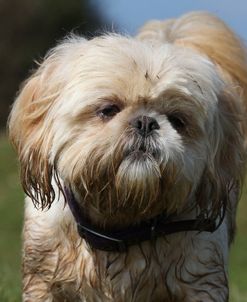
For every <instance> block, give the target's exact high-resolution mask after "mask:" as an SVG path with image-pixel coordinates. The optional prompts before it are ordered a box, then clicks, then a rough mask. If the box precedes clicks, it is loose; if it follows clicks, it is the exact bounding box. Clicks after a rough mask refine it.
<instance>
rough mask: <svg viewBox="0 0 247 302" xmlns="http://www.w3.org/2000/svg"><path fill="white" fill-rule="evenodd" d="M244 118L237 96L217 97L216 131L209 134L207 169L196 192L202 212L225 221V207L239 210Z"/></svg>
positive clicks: (243, 151) (227, 94) (225, 93)
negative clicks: (237, 207)
mask: <svg viewBox="0 0 247 302" xmlns="http://www.w3.org/2000/svg"><path fill="white" fill-rule="evenodd" d="M243 118H244V117H243V111H242V105H241V103H240V102H239V97H238V95H233V94H231V93H229V92H226V91H225V92H223V93H222V95H221V96H219V97H218V113H217V114H216V118H215V121H214V125H213V126H214V127H213V129H214V130H213V132H212V133H210V134H209V143H208V152H207V153H208V159H207V166H206V168H205V171H204V174H203V176H202V178H201V184H200V185H199V187H198V191H197V201H198V203H199V206H200V208H201V210H202V211H204V212H206V213H207V215H209V216H211V217H213V218H219V217H220V218H223V217H224V212H225V210H226V207H228V209H231V208H233V209H234V208H236V203H237V202H238V199H239V188H240V187H241V183H242V181H243V176H244V172H245V160H246V151H245V150H246V148H245V143H244V135H243V133H244V132H243V129H242V125H243V123H242V122H243ZM233 191H234V194H233ZM233 198H234V200H233Z"/></svg>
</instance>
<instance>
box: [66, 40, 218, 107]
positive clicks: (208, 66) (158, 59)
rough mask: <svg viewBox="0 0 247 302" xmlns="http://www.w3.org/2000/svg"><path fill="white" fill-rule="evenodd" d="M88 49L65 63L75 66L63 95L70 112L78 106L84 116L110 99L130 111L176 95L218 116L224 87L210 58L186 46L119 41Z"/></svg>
mask: <svg viewBox="0 0 247 302" xmlns="http://www.w3.org/2000/svg"><path fill="white" fill-rule="evenodd" d="M85 43H86V45H83V47H79V46H78V47H77V50H76V51H73V56H71V52H70V54H68V56H67V61H66V60H63V62H62V63H63V66H64V65H66V66H70V67H67V69H66V74H67V80H66V82H67V84H65V85H64V91H65V92H64V94H63V96H64V97H65V98H66V103H68V102H67V100H68V99H69V100H70V105H69V107H68V108H70V110H71V106H72V105H73V106H74V105H75V106H74V108H77V110H80V108H82V109H81V110H83V107H84V106H87V105H88V104H90V103H92V102H94V101H95V100H96V99H101V98H107V97H108V96H109V97H111V96H117V98H118V99H120V100H122V102H125V103H127V105H128V104H133V103H135V102H139V100H140V99H145V100H157V99H159V97H162V98H164V97H165V95H166V92H167V91H168V92H169V95H170V92H171V91H174V92H175V91H177V92H179V93H182V94H184V95H186V96H188V97H191V100H193V101H196V102H197V103H198V102H199V103H200V106H201V105H203V106H204V107H205V108H206V110H208V109H209V110H211V109H212V110H214V108H215V106H216V102H217V94H218V92H219V90H220V89H221V86H222V85H221V82H220V78H219V76H218V75H217V72H216V67H215V65H214V64H213V63H212V62H211V61H210V60H208V59H207V58H205V57H203V56H200V55H198V54H197V53H195V52H193V51H191V50H188V49H185V48H182V47H180V46H176V45H171V44H168V43H167V44H164V45H157V44H154V45H152V43H148V42H143V41H138V40H136V39H133V38H127V37H122V36H115V35H114V36H107V37H101V38H97V39H93V40H91V41H87V42H85ZM62 68H64V67H62ZM72 103H74V104H72ZM64 104H65V102H64ZM66 107H67V105H66ZM210 108H211V109H210ZM65 109H66V108H65Z"/></svg>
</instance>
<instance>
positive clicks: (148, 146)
mask: <svg viewBox="0 0 247 302" xmlns="http://www.w3.org/2000/svg"><path fill="white" fill-rule="evenodd" d="M160 156H161V151H160V149H159V148H158V147H157V146H156V144H155V143H154V142H152V143H151V142H150V140H148V141H147V140H145V139H143V140H141V141H140V140H139V141H138V142H137V143H136V144H134V145H133V146H131V147H130V148H129V149H128V150H126V151H125V152H124V159H126V158H131V159H132V160H137V161H142V160H145V159H147V158H150V159H153V160H155V161H159V159H160Z"/></svg>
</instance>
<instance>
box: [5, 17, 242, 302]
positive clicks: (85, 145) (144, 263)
mask: <svg viewBox="0 0 247 302" xmlns="http://www.w3.org/2000/svg"><path fill="white" fill-rule="evenodd" d="M246 97H247V67H246V53H245V48H244V47H243V45H242V44H241V42H240V40H239V39H238V38H237V37H236V36H235V35H234V33H233V32H232V31H231V30H230V29H229V28H228V27H227V26H226V25H225V24H224V23H223V22H222V21H220V20H219V19H217V18H216V17H214V16H211V15H209V14H206V13H198V12H197V13H191V14H187V15H185V16H182V17H181V18H179V19H174V20H168V21H152V22H150V23H148V24H147V25H145V26H144V27H143V28H142V29H141V31H140V33H139V35H137V37H135V38H131V37H125V36H121V35H116V34H109V35H105V36H101V37H97V38H94V39H92V40H90V41H88V40H85V39H83V38H81V37H77V36H70V37H68V38H67V39H66V40H65V41H63V42H62V43H61V44H59V45H58V46H57V47H56V48H54V49H53V50H51V51H50V52H49V53H48V55H47V56H46V57H45V59H44V61H43V62H42V63H41V64H40V66H39V67H38V69H37V71H36V72H35V73H34V74H33V75H32V76H31V77H30V78H29V79H28V80H27V81H26V83H25V84H24V86H23V88H22V90H21V92H20V94H19V96H18V98H17V100H16V102H15V104H14V106H13V109H12V112H11V116H10V120H9V132H10V137H11V140H12V142H13V143H14V145H15V147H16V150H17V152H18V155H19V160H20V163H21V181H22V185H23V188H24V190H25V192H26V194H27V195H28V197H27V198H26V209H25V223H24V246H23V301H25V302H41V301H45V302H51V301H118V302H121V301H136V302H137V301H142V302H144V301H166V302H169V301H170V302H173V301H186V302H191V301H195V302H196V301H197V302H199V301H203V302H208V301H215V302H226V301H228V273H227V262H228V250H229V245H230V243H231V240H232V237H233V233H234V229H235V212H236V207H237V201H238V199H239V188H240V187H241V181H242V178H243V172H244V163H245V133H246V124H245V118H243V113H244V112H245V108H246ZM147 117H148V118H153V120H155V121H156V122H157V124H158V127H157V128H155V129H154V130H152V131H150V133H148V135H141V134H140V133H139V131H137V126H136V124H135V121H136V120H137V121H138V123H139V124H140V123H144V120H147ZM64 185H67V186H70V187H71V188H72V190H73V193H74V194H75V196H76V199H77V201H78V202H79V204H80V206H81V207H82V208H83V209H84V211H85V212H86V213H87V215H88V217H89V218H90V220H91V221H92V223H93V224H94V225H97V226H100V227H107V228H110V229H114V228H119V227H126V226H130V225H133V224H138V223H139V222H140V221H142V220H145V219H150V218H151V217H154V216H155V215H157V214H160V213H164V212H165V213H166V214H167V215H170V217H171V218H172V219H175V220H182V219H187V218H194V217H196V215H197V214H198V213H203V215H205V216H207V217H211V218H212V219H215V220H216V222H217V223H218V224H219V228H218V229H217V230H216V231H215V232H214V233H212V234H211V233H206V232H192V231H191V232H181V233H176V234H173V235H169V236H164V237H160V238H158V239H157V240H156V241H152V242H149V241H147V242H143V243H140V244H138V245H135V246H132V247H130V248H129V249H128V251H127V252H125V253H117V252H104V251H99V250H94V249H92V248H91V247H90V246H88V244H87V243H86V242H85V241H84V240H83V239H81V238H80V237H79V235H78V233H77V229H76V223H75V220H74V218H73V216H72V214H71V212H70V209H69V208H68V205H67V203H66V200H64V194H63V189H64ZM225 208H226V213H225V211H224V209H225ZM222 220H223V221H222ZM221 222H222V223H221Z"/></svg>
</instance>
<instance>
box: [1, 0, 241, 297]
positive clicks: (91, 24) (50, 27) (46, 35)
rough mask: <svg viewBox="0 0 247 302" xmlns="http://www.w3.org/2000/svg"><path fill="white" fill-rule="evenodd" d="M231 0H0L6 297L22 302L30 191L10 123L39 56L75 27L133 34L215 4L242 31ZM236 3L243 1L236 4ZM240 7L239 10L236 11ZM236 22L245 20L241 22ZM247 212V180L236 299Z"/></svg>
mask: <svg viewBox="0 0 247 302" xmlns="http://www.w3.org/2000/svg"><path fill="white" fill-rule="evenodd" d="M176 1H177V3H176ZM229 1H230V0H227V1H226V2H224V6H223V4H222V3H221V4H220V2H217V3H213V2H208V1H204V0H203V1H201V2H200V3H201V4H199V2H198V1H196V0H189V1H184V2H183V3H182V2H181V1H180V0H179V1H178V0H174V1H173V2H172V3H171V4H169V6H168V7H167V4H166V3H165V1H161V0H159V1H157V2H156V6H154V5H153V4H152V5H151V4H150V3H151V1H149V0H142V1H140V0H138V1H134V2H133V1H132V0H121V1H120V0H118V1H115V0H101V1H100V0H70V1H67V0H0V20H1V26H0V37H1V43H0V66H1V68H0V302H15V301H17V302H18V301H21V294H20V292H21V273H20V271H21V260H20V258H21V230H22V220H23V204H24V203H23V198H24V196H23V193H22V189H21V187H20V184H19V177H18V163H17V160H16V156H15V154H14V152H13V150H12V148H11V146H10V145H9V143H8V141H7V138H6V134H5V124H6V120H7V116H8V113H9V111H10V108H11V103H12V102H13V100H14V97H15V94H16V91H18V87H19V85H20V83H21V82H22V81H23V79H25V78H26V77H27V76H28V74H29V70H31V69H32V68H34V67H35V64H34V61H35V60H36V61H40V59H41V58H42V57H43V56H44V55H45V53H46V51H47V50H48V49H50V48H51V47H52V46H54V45H55V44H56V42H57V41H58V40H60V39H61V38H62V37H64V36H65V35H66V34H67V33H69V32H71V31H73V32H76V33H79V34H83V35H86V36H93V35H95V33H96V34H97V33H100V32H102V31H105V30H107V29H114V30H115V31H118V28H121V24H122V28H121V30H122V31H123V32H127V30H129V31H130V32H132V33H133V31H135V30H136V27H137V26H139V25H140V24H141V23H144V22H145V20H147V19H152V18H167V17H172V16H173V14H174V15H176V14H180V13H183V12H185V11H186V10H192V9H209V10H210V11H212V12H214V13H216V14H218V15H220V16H221V17H223V19H224V18H225V20H226V21H227V22H228V23H232V25H233V27H235V28H236V29H237V30H238V28H243V27H244V26H243V17H244V18H245V19H244V20H246V15H245V14H244V15H243V14H242V13H241V12H243V11H244V10H243V9H241V7H243V5H246V2H243V1H242V0H236V1H234V6H233V7H232V8H231V10H229V11H227V8H229V5H228V6H227V5H225V4H229V3H230V2H229ZM235 2H238V3H239V4H240V5H235ZM152 3H154V2H152ZM205 3H206V4H205ZM232 3H233V2H232ZM202 4H203V5H204V6H203V5H202ZM200 5H202V6H200ZM206 5H209V7H207V6H206ZM217 5H218V6H217ZM219 7H220V8H222V9H220V8H219ZM234 7H237V8H239V10H238V11H236V10H234ZM152 8H153V9H152ZM241 18H242V19H241ZM234 21H239V22H240V21H241V22H240V23H241V24H240V25H241V26H240V25H239V26H238V24H237V23H236V24H234ZM238 31H239V32H240V30H238ZM243 34H244V32H243V31H242V32H241V35H243ZM246 213H247V183H246V186H245V187H244V190H243V194H242V200H241V202H240V206H239V210H238V232H237V236H236V239H235V243H234V245H233V246H232V251H231V259H230V284H231V298H230V302H247V219H246Z"/></svg>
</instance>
